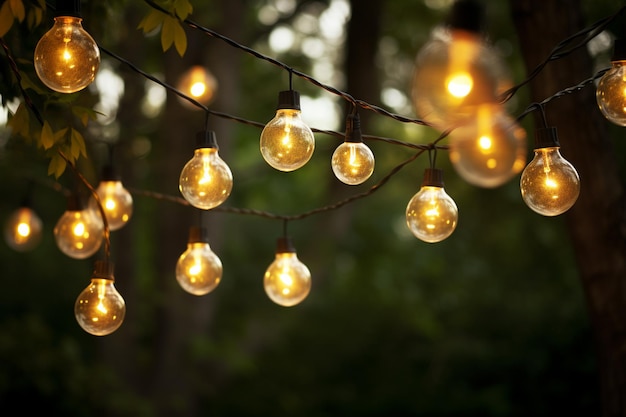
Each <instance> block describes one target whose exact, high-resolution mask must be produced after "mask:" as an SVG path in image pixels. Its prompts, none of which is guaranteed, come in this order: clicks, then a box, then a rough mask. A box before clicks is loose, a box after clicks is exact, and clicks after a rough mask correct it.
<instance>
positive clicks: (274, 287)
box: [263, 237, 311, 307]
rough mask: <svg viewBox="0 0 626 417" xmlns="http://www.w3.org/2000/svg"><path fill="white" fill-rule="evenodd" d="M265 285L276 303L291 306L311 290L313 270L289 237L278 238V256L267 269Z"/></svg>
mask: <svg viewBox="0 0 626 417" xmlns="http://www.w3.org/2000/svg"><path fill="white" fill-rule="evenodd" d="M263 286H264V288H265V293H266V294H267V296H268V297H269V298H270V299H271V300H272V301H273V302H275V303H276V304H278V305H281V306H284V307H291V306H294V305H296V304H299V303H300V302H302V300H304V299H305V298H306V297H307V295H309V291H311V272H310V271H309V268H307V267H306V265H305V264H303V263H302V262H300V260H299V259H298V256H297V255H296V250H295V248H294V246H293V244H292V242H291V240H290V239H289V238H287V237H282V238H279V239H278V244H277V248H276V258H275V259H274V262H272V263H271V265H270V266H269V267H268V268H267V270H266V271H265V278H264V280H263Z"/></svg>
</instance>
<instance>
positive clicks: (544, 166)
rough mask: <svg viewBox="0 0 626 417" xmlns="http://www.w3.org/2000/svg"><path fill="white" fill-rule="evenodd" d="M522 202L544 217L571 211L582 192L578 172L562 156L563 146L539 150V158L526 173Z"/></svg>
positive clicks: (536, 156) (530, 165)
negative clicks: (561, 147) (560, 149)
mask: <svg viewBox="0 0 626 417" xmlns="http://www.w3.org/2000/svg"><path fill="white" fill-rule="evenodd" d="M520 189H521V192H522V199H523V200H524V202H525V203H526V205H527V206H528V207H530V208H531V209H532V210H533V211H535V212H537V213H539V214H541V215H543V216H557V215H559V214H561V213H565V212H566V211H567V210H569V209H570V208H571V207H572V206H573V205H574V203H576V200H577V199H578V195H579V193H580V178H579V177H578V172H576V169H575V168H574V167H573V166H572V164H570V163H569V162H568V161H567V160H566V159H565V158H563V157H562V156H561V152H560V151H559V147H558V146H555V147H549V148H539V149H535V156H534V158H533V160H532V161H530V163H529V164H528V165H527V166H526V168H525V169H524V171H523V172H522V176H521V179H520Z"/></svg>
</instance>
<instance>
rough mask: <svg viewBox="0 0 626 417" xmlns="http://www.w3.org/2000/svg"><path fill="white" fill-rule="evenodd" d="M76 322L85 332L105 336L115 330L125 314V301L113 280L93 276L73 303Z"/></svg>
mask: <svg viewBox="0 0 626 417" xmlns="http://www.w3.org/2000/svg"><path fill="white" fill-rule="evenodd" d="M74 315H75V317H76V321H78V324H79V325H80V326H81V327H82V328H83V330H85V331H86V332H87V333H90V334H92V335H94V336H105V335H108V334H111V333H113V332H114V331H115V330H117V329H118V328H119V327H120V326H121V324H122V322H123V321H124V316H125V315H126V303H125V302H124V299H123V298H122V296H121V295H120V294H119V293H118V292H117V290H116V289H115V286H114V280H113V277H112V276H111V277H110V279H108V278H107V279H105V278H100V277H93V278H92V279H91V283H90V284H89V286H88V287H87V288H85V290H83V292H81V293H80V295H79V296H78V298H77V299H76V303H75V304H74Z"/></svg>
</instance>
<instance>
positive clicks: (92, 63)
mask: <svg viewBox="0 0 626 417" xmlns="http://www.w3.org/2000/svg"><path fill="white" fill-rule="evenodd" d="M79 10H80V1H79V0H59V1H57V9H56V17H55V18H54V25H53V26H52V28H51V29H50V30H49V31H48V32H46V33H45V34H44V35H43V36H42V37H41V39H40V40H39V42H38V43H37V46H36V47H35V56H34V64H35V71H36V72H37V76H38V77H39V79H40V80H41V81H42V82H43V83H44V84H45V85H46V86H47V87H49V88H50V89H51V90H54V91H57V92H59V93H74V92H76V91H80V90H82V89H84V88H85V87H87V86H88V85H89V84H91V83H92V82H93V80H94V79H95V78H96V74H97V72H98V68H99V67H100V50H99V48H98V45H97V44H96V42H95V41H94V40H93V38H92V37H91V36H90V35H89V33H87V32H86V31H85V30H84V29H83V26H82V23H81V22H82V19H81V17H80V13H79Z"/></svg>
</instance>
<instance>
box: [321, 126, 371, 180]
mask: <svg viewBox="0 0 626 417" xmlns="http://www.w3.org/2000/svg"><path fill="white" fill-rule="evenodd" d="M331 166H332V168H333V172H334V173H335V176H336V177H337V179H339V181H341V182H343V183H344V184H348V185H358V184H362V183H364V182H365V181H367V179H368V178H369V177H370V176H371V175H372V173H373V172H374V154H373V153H372V150H371V149H370V148H369V147H368V146H367V145H366V144H365V143H363V139H362V137H361V123H360V120H359V115H358V114H351V115H348V117H347V119H346V139H345V141H344V142H343V143H342V144H341V145H339V146H338V147H337V149H335V152H333V157H332V160H331Z"/></svg>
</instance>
